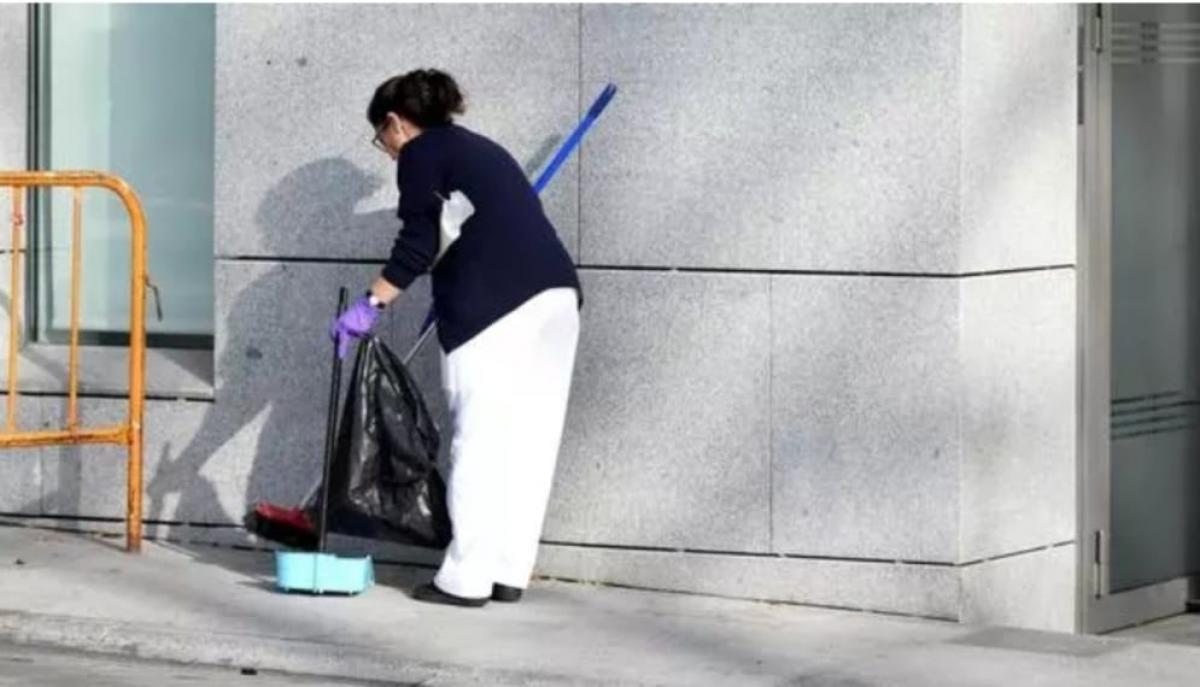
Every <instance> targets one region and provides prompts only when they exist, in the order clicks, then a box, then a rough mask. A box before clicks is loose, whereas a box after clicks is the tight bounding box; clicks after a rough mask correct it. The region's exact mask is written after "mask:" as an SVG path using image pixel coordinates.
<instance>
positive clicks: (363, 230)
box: [146, 158, 399, 523]
mask: <svg viewBox="0 0 1200 687" xmlns="http://www.w3.org/2000/svg"><path fill="white" fill-rule="evenodd" d="M382 184H383V180H382V179H381V178H379V177H375V176H372V175H369V174H367V173H366V172H364V171H362V170H361V169H359V168H358V167H356V166H355V165H353V164H352V163H350V162H349V161H347V160H345V159H344V158H326V159H321V160H316V161H314V162H311V163H309V164H306V165H304V166H303V167H300V168H298V169H296V170H293V171H292V172H290V173H289V174H287V175H286V176H284V177H283V178H282V179H280V180H279V182H278V183H277V184H275V185H274V186H273V187H272V188H271V189H270V190H269V191H268V192H267V194H266V196H265V197H264V199H263V201H262V203H261V204H260V205H259V207H258V210H257V212H256V213H255V224H256V231H257V239H258V241H259V245H261V246H262V249H261V250H262V253H263V256H264V257H263V260H262V261H261V262H259V261H253V262H252V263H247V264H242V265H236V266H234V267H231V268H230V269H224V270H218V288H219V289H221V288H224V289H225V292H229V291H236V294H237V295H236V296H234V297H233V299H232V301H230V302H229V303H228V305H225V304H221V303H218V318H220V320H221V322H222V323H223V324H224V325H225V326H224V327H222V328H221V329H223V330H224V331H218V333H217V340H218V349H219V356H220V357H219V358H218V359H217V361H216V370H217V374H216V375H215V377H216V380H215V385H216V388H215V390H214V391H215V403H213V404H212V405H211V406H210V407H209V409H208V412H207V413H206V414H205V416H204V418H203V420H202V422H201V424H200V427H199V429H198V430H197V431H196V432H195V433H194V434H193V435H192V436H191V437H190V440H189V441H188V443H187V444H186V446H184V448H183V449H182V450H180V451H179V452H178V453H177V454H175V455H173V456H172V455H171V453H172V452H171V446H170V444H167V445H164V446H163V447H162V450H161V454H160V456H159V457H158V465H157V466H156V469H155V470H154V473H153V477H152V479H151V480H150V483H149V485H148V487H147V496H148V497H149V503H148V506H147V508H146V517H147V519H148V520H151V521H160V522H162V521H172V522H176V521H184V522H207V523H212V522H231V521H232V522H240V520H241V515H242V514H240V513H237V514H234V513H228V512H227V511H226V509H225V508H224V507H223V506H222V503H221V499H220V497H219V494H218V490H217V488H216V487H215V486H214V484H213V483H212V482H210V481H209V479H207V478H206V477H205V476H204V475H202V474H201V471H202V470H203V469H204V468H205V467H206V465H207V464H208V463H209V461H210V459H211V458H212V457H213V456H214V454H216V453H218V452H219V451H222V450H224V451H232V452H235V453H238V454H241V455H247V454H249V455H252V456H253V459H252V462H251V463H250V465H248V466H247V465H245V463H242V462H240V461H238V460H237V459H236V457H235V458H231V459H229V460H226V459H225V457H224V456H222V460H221V461H220V463H221V467H220V470H221V471H222V472H226V474H227V475H228V476H229V477H230V478H231V479H230V482H235V481H236V475H234V474H229V473H228V472H227V471H229V470H233V471H244V470H246V469H247V468H249V473H248V476H247V478H246V489H245V500H244V502H245V503H247V504H252V503H255V502H256V501H260V500H271V501H276V502H281V503H289V502H296V501H298V495H297V489H301V490H303V488H302V487H299V486H298V485H300V484H302V483H303V482H304V480H305V479H306V478H313V477H315V474H316V473H315V472H313V471H312V466H313V465H314V462H316V464H319V453H320V451H321V444H320V443H319V442H314V443H313V445H312V446H309V447H307V448H308V450H307V451H306V454H308V455H304V456H294V455H293V456H289V455H286V453H287V451H288V450H289V448H293V449H294V447H296V446H297V435H298V434H299V435H304V436H309V437H311V436H314V435H315V434H317V433H314V432H312V431H310V430H312V429H314V428H316V427H318V426H319V427H320V428H323V426H324V423H323V422H322V420H323V419H324V413H320V414H319V415H318V416H317V417H308V415H309V412H308V411H311V410H312V409H313V408H314V406H315V404H314V401H315V400H316V399H314V398H312V387H313V382H314V381H317V380H327V379H328V371H327V368H326V367H325V366H324V365H322V366H321V367H318V368H316V369H312V367H311V366H310V365H309V364H306V362H305V361H306V360H307V361H309V362H311V358H312V355H313V353H314V352H315V351H314V350H312V349H315V348H318V346H316V344H317V343H321V342H320V339H321V338H322V333H323V328H324V326H325V324H326V321H327V320H328V318H329V317H330V316H331V315H332V314H333V305H334V300H333V299H334V296H333V295H331V294H326V293H317V291H319V290H320V289H319V287H318V288H313V286H314V285H312V284H308V285H307V287H308V288H305V285H304V284H300V283H298V281H299V279H298V273H300V272H306V273H308V272H311V271H313V269H314V268H313V267H312V266H309V265H289V264H287V263H280V262H275V261H272V257H271V256H276V255H286V254H288V253H290V252H293V251H292V250H289V246H288V244H289V243H290V242H292V241H294V240H295V235H296V231H295V227H297V226H300V225H304V224H308V225H310V226H317V227H320V228H325V229H328V230H330V231H341V232H344V236H343V237H339V240H342V241H352V242H355V243H356V244H359V245H363V244H379V243H381V242H383V241H388V240H390V237H391V236H394V234H395V232H396V230H397V229H398V226H399V224H398V220H396V218H395V215H394V210H392V209H390V208H385V209H382V210H377V211H371V212H366V213H359V212H356V207H357V206H358V205H359V204H361V203H362V201H364V200H365V199H367V198H370V197H371V196H373V195H374V194H375V192H376V191H378V190H379V188H380V187H381V185H382ZM330 267H333V268H334V269H338V270H339V271H345V272H346V278H345V279H344V280H337V279H335V281H344V282H345V283H346V284H347V285H351V284H352V283H353V285H355V286H357V285H358V284H357V281H360V280H361V279H359V278H357V275H358V273H359V272H362V271H364V270H369V269H371V268H370V267H366V266H361V265H351V266H348V267H344V266H342V265H337V266H326V265H320V266H319V267H317V268H315V269H320V270H324V269H329V268H330ZM305 268H308V270H307V271H306V269H305ZM247 273H249V274H256V273H257V276H254V277H253V278H252V280H250V281H248V283H240V282H241V280H242V279H243V278H244V277H243V276H242V275H245V274H247ZM339 276H340V275H339ZM222 281H224V282H225V283H224V284H222V283H221V282H222ZM235 282H236V283H235ZM299 289H303V292H301V293H297V291H298V290H299ZM306 298H319V299H320V302H319V303H314V304H313V306H314V307H317V306H326V305H328V308H327V312H323V317H322V318H318V319H317V320H313V318H312V317H310V316H306V313H305V312H304V311H300V312H297V309H298V308H299V307H303V306H302V305H299V304H301V303H303V302H304V299H306ZM326 301H328V303H326ZM308 309H310V310H311V309H312V308H308ZM319 309H320V310H322V311H324V310H326V309H325V308H319ZM289 311H291V312H289ZM269 320H276V321H275V322H271V321H269ZM384 336H386V333H384ZM298 342H303V343H298ZM325 348H328V347H325ZM330 350H331V349H330ZM327 359H328V357H327V356H326V357H325V358H324V359H322V360H327ZM318 386H319V384H318ZM321 399H322V401H323V399H324V396H321ZM297 406H299V407H297ZM252 423H254V424H258V425H259V428H258V429H257V431H252V432H248V433H246V434H248V435H249V436H241V435H242V434H243V430H245V429H246V428H247V427H248V426H249V425H251V424H252ZM231 442H232V444H231ZM248 442H252V444H253V448H252V449H251V450H249V451H247V449H250V448H251V447H250V446H249V445H246V446H244V447H243V446H242V444H247V443H248ZM214 467H215V466H214ZM281 471H287V472H289V473H290V476H289V478H287V479H282V480H281V479H278V477H279V476H280V474H281ZM173 497H174V498H175V499H177V501H176V502H175V503H174V504H171V505H172V507H168V505H169V504H168V501H169V500H171V499H172V498H173ZM226 500H229V499H226Z"/></svg>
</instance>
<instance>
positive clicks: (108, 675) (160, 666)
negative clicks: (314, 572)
mask: <svg viewBox="0 0 1200 687" xmlns="http://www.w3.org/2000/svg"><path fill="white" fill-rule="evenodd" d="M239 683H241V684H244V685H246V687H251V686H253V687H292V685H296V686H297V687H369V686H370V685H377V684H378V683H367V682H347V681H344V680H337V679H331V678H320V677H316V678H314V677H307V676H303V675H287V674H284V673H273V672H258V671H246V672H243V671H241V670H240V669H237V668H217V667H213V666H201V665H186V664H179V663H167V662H165V661H147V660H138V659H131V658H126V657H123V656H105V655H102V654H88V653H83V652H79V651H64V650H62V649H49V648H44V647H36V646H28V645H15V644H8V643H3V642H0V687H79V685H87V686H88V687H164V686H169V685H238V684H239Z"/></svg>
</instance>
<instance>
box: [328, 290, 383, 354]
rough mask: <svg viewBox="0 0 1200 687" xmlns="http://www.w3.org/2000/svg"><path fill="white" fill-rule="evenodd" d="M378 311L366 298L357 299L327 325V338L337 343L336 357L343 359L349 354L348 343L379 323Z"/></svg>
mask: <svg viewBox="0 0 1200 687" xmlns="http://www.w3.org/2000/svg"><path fill="white" fill-rule="evenodd" d="M379 313H380V310H379V309H378V308H376V307H375V306H373V305H371V303H370V301H368V300H367V297H366V296H363V297H362V298H359V299H358V300H356V301H354V303H353V304H352V305H351V306H350V307H349V308H347V309H346V312H344V313H342V316H341V317H338V318H336V319H334V321H333V322H332V323H331V324H330V325H329V336H330V338H332V339H333V340H334V341H336V342H337V350H338V357H339V358H345V357H346V354H347V353H349V352H350V343H351V342H352V341H357V340H358V339H361V338H363V337H364V336H366V335H367V334H369V333H371V329H372V328H373V327H374V326H375V323H376V322H378V321H379Z"/></svg>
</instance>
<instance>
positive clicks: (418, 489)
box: [310, 336, 450, 549]
mask: <svg viewBox="0 0 1200 687" xmlns="http://www.w3.org/2000/svg"><path fill="white" fill-rule="evenodd" d="M439 444H440V437H439V434H438V428H437V424H436V423H435V422H434V420H433V416H432V415H431V414H430V413H429V409H428V408H427V407H426V405H425V401H424V399H423V398H422V397H421V393H420V391H419V390H418V389H417V385H416V383H415V382H414V381H413V379H412V376H411V375H409V373H408V370H407V369H405V367H404V365H403V363H401V362H400V360H399V359H398V358H397V357H396V355H395V354H394V353H392V352H391V351H390V350H388V348H387V346H385V345H384V344H383V342H381V341H379V339H377V338H375V337H373V336H372V337H368V338H367V339H366V340H365V341H363V342H362V343H361V344H360V345H359V347H358V355H357V356H356V358H355V361H354V372H353V374H352V375H351V378H350V389H349V391H348V392H347V394H346V401H345V404H344V405H343V407H342V419H341V422H340V423H339V426H338V436H337V444H336V447H335V449H334V454H333V462H332V466H331V468H330V473H329V474H330V477H329V485H328V487H329V489H328V494H329V510H328V514H327V518H328V519H327V529H328V531H330V532H337V533H339V534H348V535H353V536H357V537H368V538H372V539H387V540H390V541H395V542H400V543H403V544H414V545H417V546H424V547H429V548H436V549H442V548H445V547H446V546H447V545H448V544H449V543H450V516H449V513H448V511H447V509H446V483H445V481H444V480H443V479H442V475H441V472H440V471H439V470H438V467H437V457H438V446H439ZM319 494H320V491H318V496H317V497H316V499H317V501H318V502H317V503H315V504H313V506H312V510H311V511H310V512H311V513H317V512H319V509H320V503H319V499H320V496H319ZM314 521H315V518H314Z"/></svg>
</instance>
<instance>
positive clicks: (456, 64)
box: [215, 5, 579, 259]
mask: <svg viewBox="0 0 1200 687" xmlns="http://www.w3.org/2000/svg"><path fill="white" fill-rule="evenodd" d="M578 23H579V20H578V10H577V9H576V8H573V7H569V6H565V5H564V6H522V7H517V6H508V7H506V6H499V5H493V6H468V5H403V6H402V5H390V6H388V5H371V6H367V5H360V6H345V7H332V6H318V5H310V6H306V7H283V6H268V5H261V6H233V5H230V6H223V7H220V8H218V10H217V36H218V39H217V40H218V47H217V81H216V88H217V90H216V101H217V102H216V180H215V181H216V194H217V197H218V198H220V199H221V202H220V203H218V204H217V206H216V218H215V231H216V246H217V254H218V255H222V256H237V255H257V256H263V255H265V256H320V257H346V258H351V257H352V258H367V259H376V258H383V257H386V255H387V251H388V250H389V249H390V247H391V242H392V240H393V238H394V237H395V234H396V231H397V229H398V221H397V220H396V219H395V217H394V212H395V203H396V198H397V195H396V186H395V172H394V165H393V163H391V162H390V161H389V160H387V159H386V158H385V157H384V156H382V155H381V154H380V153H379V152H378V151H376V150H375V149H374V148H372V147H371V146H370V144H369V140H370V138H371V135H372V130H371V127H370V125H369V124H368V123H367V121H366V118H365V112H366V106H367V103H368V102H369V100H370V97H371V95H372V94H373V92H374V89H375V88H376V86H378V85H379V84H380V83H381V82H382V81H383V80H384V79H386V78H388V77H390V76H393V75H395V74H398V73H403V72H405V71H407V70H409V69H414V68H418V67H427V66H437V67H440V68H443V69H446V70H447V71H449V72H450V73H451V74H452V75H454V76H455V78H456V79H457V80H458V81H459V82H460V84H461V85H462V86H463V87H464V89H465V90H466V91H467V101H468V102H467V115H466V116H465V117H464V118H463V119H462V123H463V124H464V125H465V126H468V127H470V128H472V129H475V130H477V131H479V132H480V133H483V134H485V135H487V136H489V137H491V138H493V139H494V140H496V141H497V142H499V143H500V144H502V145H504V146H505V147H506V148H507V149H508V150H509V151H510V152H511V153H512V154H513V155H514V157H515V158H516V159H517V160H518V161H519V162H520V163H522V164H523V165H526V166H528V167H530V169H531V171H532V169H533V168H534V167H536V166H537V165H538V163H539V162H544V159H545V157H546V155H547V150H548V146H549V145H550V144H552V143H553V142H554V140H553V139H555V138H556V137H562V136H565V135H566V133H567V132H568V131H569V130H570V128H571V126H572V125H573V124H574V122H575V121H576V119H577V117H578V114H579V113H578V109H579V102H578V101H579V81H578V31H579V27H578ZM331 37H337V39H336V40H333V39H331ZM296 113H303V116H295V115H296ZM577 181H578V179H577V174H576V171H575V168H574V163H572V164H571V165H570V166H568V167H566V168H565V169H564V170H563V171H562V172H561V173H560V176H559V177H558V178H557V179H556V180H555V181H554V184H553V186H552V187H551V188H550V189H549V190H548V195H547V196H546V197H545V203H546V205H547V210H548V214H549V215H550V218H551V220H552V221H553V222H554V223H555V225H556V226H557V227H558V229H559V231H560V232H561V234H562V236H563V238H564V242H565V243H567V245H568V246H569V247H570V248H571V250H572V251H574V249H575V244H576V238H575V237H576V234H577V229H576V224H577V217H576V215H577V205H578V204H577V200H576V198H577V194H578V190H577V186H578V185H577Z"/></svg>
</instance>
